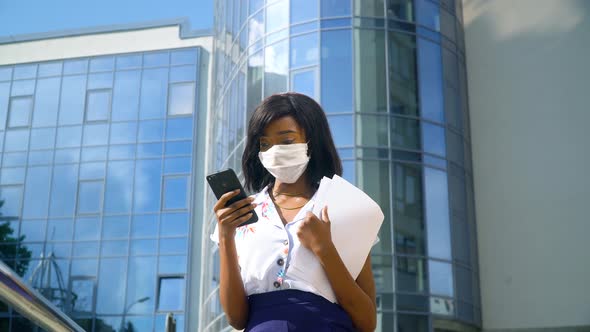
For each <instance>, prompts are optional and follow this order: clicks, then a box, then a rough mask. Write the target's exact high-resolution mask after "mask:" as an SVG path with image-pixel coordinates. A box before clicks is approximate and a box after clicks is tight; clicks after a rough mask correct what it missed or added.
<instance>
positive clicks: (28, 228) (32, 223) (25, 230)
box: [2, 220, 45, 258]
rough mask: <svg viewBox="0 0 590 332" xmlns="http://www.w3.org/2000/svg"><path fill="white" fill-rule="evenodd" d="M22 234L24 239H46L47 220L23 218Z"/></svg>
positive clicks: (40, 240) (41, 240)
mask: <svg viewBox="0 0 590 332" xmlns="http://www.w3.org/2000/svg"><path fill="white" fill-rule="evenodd" d="M20 235H22V236H24V239H23V240H24V241H39V242H43V241H45V220H23V221H22V223H21V226H20ZM2 240H3V241H4V240H6V239H5V238H3V239H2ZM3 258H4V257H3Z"/></svg>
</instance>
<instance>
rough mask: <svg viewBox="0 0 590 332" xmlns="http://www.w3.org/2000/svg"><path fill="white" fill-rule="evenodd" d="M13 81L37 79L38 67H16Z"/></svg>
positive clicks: (33, 65)
mask: <svg viewBox="0 0 590 332" xmlns="http://www.w3.org/2000/svg"><path fill="white" fill-rule="evenodd" d="M13 75H14V76H13V78H12V79H13V80H20V79H24V78H35V75H37V65H36V64H30V65H18V66H15V67H14V74H13Z"/></svg>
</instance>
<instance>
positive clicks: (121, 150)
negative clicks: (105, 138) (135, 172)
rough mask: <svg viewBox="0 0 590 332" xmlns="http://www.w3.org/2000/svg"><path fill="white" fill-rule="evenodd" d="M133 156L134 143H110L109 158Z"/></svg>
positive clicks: (129, 157) (130, 157) (118, 158)
mask: <svg viewBox="0 0 590 332" xmlns="http://www.w3.org/2000/svg"><path fill="white" fill-rule="evenodd" d="M134 157H135V145H133V144H125V145H111V146H110V148H109V160H120V159H133V158H134Z"/></svg>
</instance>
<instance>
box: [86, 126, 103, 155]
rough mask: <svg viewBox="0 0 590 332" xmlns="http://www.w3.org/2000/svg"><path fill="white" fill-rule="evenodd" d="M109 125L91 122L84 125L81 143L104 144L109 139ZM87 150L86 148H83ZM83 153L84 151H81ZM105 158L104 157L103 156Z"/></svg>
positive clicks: (88, 144)
mask: <svg viewBox="0 0 590 332" xmlns="http://www.w3.org/2000/svg"><path fill="white" fill-rule="evenodd" d="M108 134H109V125H108V124H91V125H85V126H84V139H83V142H82V143H83V145H84V146H90V145H104V144H107V142H108V139H109V135H108ZM84 150H87V149H84ZM88 151H91V150H88ZM82 154H84V152H83V153H82ZM105 159H106V158H105Z"/></svg>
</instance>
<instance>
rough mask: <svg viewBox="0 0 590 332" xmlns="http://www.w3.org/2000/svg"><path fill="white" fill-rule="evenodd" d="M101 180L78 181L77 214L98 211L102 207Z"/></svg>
mask: <svg viewBox="0 0 590 332" xmlns="http://www.w3.org/2000/svg"><path fill="white" fill-rule="evenodd" d="M102 188H103V183H102V181H80V187H79V188H78V214H88V213H99V212H100V210H101V207H102Z"/></svg>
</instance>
